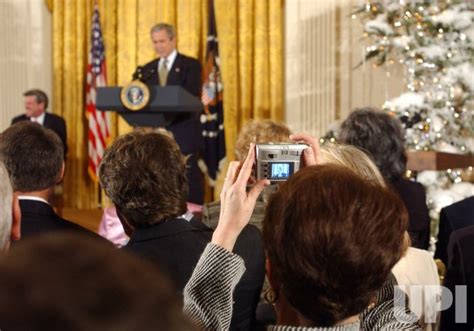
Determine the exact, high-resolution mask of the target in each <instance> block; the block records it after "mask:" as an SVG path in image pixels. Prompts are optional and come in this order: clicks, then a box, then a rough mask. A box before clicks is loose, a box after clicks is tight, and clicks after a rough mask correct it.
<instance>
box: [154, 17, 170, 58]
mask: <svg viewBox="0 0 474 331" xmlns="http://www.w3.org/2000/svg"><path fill="white" fill-rule="evenodd" d="M150 35H151V41H152V43H153V48H154V49H155V51H156V54H158V56H159V57H160V58H165V57H168V55H170V54H171V53H172V52H173V51H174V50H175V49H176V31H175V29H174V27H173V26H172V25H170V24H167V23H158V24H156V25H154V26H153V27H152V28H151V30H150Z"/></svg>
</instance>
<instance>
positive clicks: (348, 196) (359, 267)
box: [263, 164, 408, 326]
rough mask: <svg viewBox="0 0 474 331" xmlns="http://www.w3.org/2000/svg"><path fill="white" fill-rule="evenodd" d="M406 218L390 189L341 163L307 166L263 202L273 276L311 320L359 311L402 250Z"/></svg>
mask: <svg viewBox="0 0 474 331" xmlns="http://www.w3.org/2000/svg"><path fill="white" fill-rule="evenodd" d="M407 225H408V215H407V212H406V210H405V208H404V206H403V202H402V201H401V200H400V198H399V197H398V196H397V195H396V194H395V193H393V192H391V191H390V190H389V189H388V188H385V187H383V186H381V185H380V184H378V183H377V184H375V183H373V182H370V181H367V180H365V179H364V178H361V177H360V176H358V175H356V174H355V173H354V172H353V171H352V170H350V169H348V168H347V167H342V166H339V165H335V164H324V165H317V166H312V167H306V168H303V169H302V170H300V171H298V172H297V173H295V174H294V175H293V176H291V177H290V178H289V180H288V181H287V182H286V183H284V184H282V185H281V186H280V190H279V191H278V192H277V193H275V194H274V195H273V196H272V197H271V199H270V201H269V204H268V206H267V210H266V214H265V220H264V227H263V241H264V246H265V249H266V252H267V256H268V259H269V263H270V270H271V278H272V279H274V280H275V281H277V282H278V283H279V285H280V291H281V292H282V294H284V295H285V297H286V299H287V300H288V302H289V303H290V304H291V305H292V306H293V307H294V308H295V309H296V310H297V311H298V312H299V313H301V314H302V315H303V316H304V317H305V318H306V319H308V320H309V321H311V322H312V323H313V325H318V326H332V325H334V324H335V323H337V322H339V321H342V320H344V319H346V318H348V317H350V316H353V315H356V314H359V313H361V312H362V311H363V310H364V309H365V308H366V307H367V306H368V305H369V303H370V301H371V300H372V299H373V298H374V297H375V295H376V293H377V292H378V291H379V290H380V288H381V287H382V285H383V283H384V282H385V281H386V280H387V277H388V276H389V274H390V271H391V269H392V267H393V266H394V265H395V263H396V262H398V260H399V259H400V257H401V256H402V254H403V252H404V244H403V237H404V234H405V231H406V229H407Z"/></svg>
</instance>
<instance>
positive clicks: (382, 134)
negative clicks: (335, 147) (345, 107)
mask: <svg viewBox="0 0 474 331" xmlns="http://www.w3.org/2000/svg"><path fill="white" fill-rule="evenodd" d="M339 139H340V141H341V142H342V143H344V144H349V145H354V146H356V147H359V148H361V149H363V150H364V151H366V152H367V153H368V154H369V155H370V156H371V157H372V159H373V160H374V162H375V164H376V165H377V167H378V168H379V170H380V172H381V173H382V175H383V176H384V178H385V179H387V180H389V181H393V180H396V179H398V178H400V177H402V176H403V174H404V172H405V170H406V162H407V158H406V155H405V147H404V143H405V140H404V137H403V132H402V127H401V125H400V122H399V121H398V120H397V119H396V118H394V117H392V116H390V115H389V114H387V113H384V112H381V111H378V110H376V109H373V108H360V109H356V110H354V111H353V112H352V113H351V114H350V115H349V117H348V118H347V119H346V120H345V121H344V122H343V123H342V124H341V128H340V131H339Z"/></svg>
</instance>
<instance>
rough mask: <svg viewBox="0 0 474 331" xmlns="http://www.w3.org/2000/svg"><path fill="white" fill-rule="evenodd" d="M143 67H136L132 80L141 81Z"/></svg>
mask: <svg viewBox="0 0 474 331" xmlns="http://www.w3.org/2000/svg"><path fill="white" fill-rule="evenodd" d="M142 71H143V67H142V66H138V67H137V70H135V72H134V73H133V76H132V80H137V79H138V80H142V76H143V72H142Z"/></svg>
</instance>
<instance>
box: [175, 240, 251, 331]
mask: <svg viewBox="0 0 474 331" xmlns="http://www.w3.org/2000/svg"><path fill="white" fill-rule="evenodd" d="M244 272H245V263H244V260H243V259H242V258H241V257H240V256H238V255H236V254H233V253H231V252H229V251H228V250H226V249H224V248H222V247H220V246H217V245H214V244H212V243H209V244H207V246H206V248H205V250H204V252H203V253H202V255H201V258H200V259H199V262H198V264H197V265H196V268H195V269H194V272H193V274H192V276H191V278H190V279H189V281H188V283H187V284H186V287H185V288H184V308H183V312H184V314H185V315H186V316H188V317H189V318H190V319H191V320H192V321H194V322H195V323H196V324H197V325H198V326H200V328H202V329H204V330H228V329H229V326H230V321H231V319H232V305H233V300H232V293H233V292H234V289H235V287H236V285H237V283H238V282H239V280H240V278H241V277H242V275H243V274H244Z"/></svg>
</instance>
